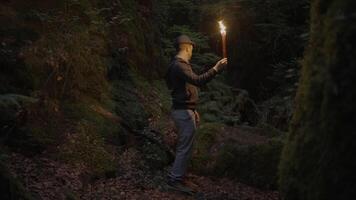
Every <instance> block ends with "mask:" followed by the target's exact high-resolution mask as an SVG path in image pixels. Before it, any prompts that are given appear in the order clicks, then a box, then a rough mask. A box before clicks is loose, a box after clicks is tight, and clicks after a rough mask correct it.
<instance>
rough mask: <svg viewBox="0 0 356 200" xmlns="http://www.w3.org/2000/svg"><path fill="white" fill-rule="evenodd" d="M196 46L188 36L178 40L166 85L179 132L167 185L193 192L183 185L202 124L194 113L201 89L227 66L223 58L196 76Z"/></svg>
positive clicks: (196, 113) (182, 36)
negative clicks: (194, 57) (194, 52)
mask: <svg viewBox="0 0 356 200" xmlns="http://www.w3.org/2000/svg"><path fill="white" fill-rule="evenodd" d="M194 46H195V44H194V42H193V41H191V40H190V38H189V37H188V36H186V35H181V36H179V37H178V38H177V39H176V41H175V47H176V49H177V52H178V53H177V55H176V56H175V57H174V59H173V61H172V62H171V64H170V66H169V69H168V72H167V75H166V81H167V85H168V88H169V89H171V90H172V92H171V95H172V101H173V105H172V118H173V120H174V122H175V125H176V127H177V129H178V134H179V135H178V143H177V149H176V157H175V160H174V163H173V167H172V169H171V171H170V172H169V174H168V182H167V183H168V185H169V186H171V187H172V188H173V189H176V190H179V191H183V192H189V191H192V190H191V189H190V188H189V187H187V186H185V185H184V184H183V182H182V180H183V177H184V175H185V172H186V168H187V165H188V162H189V159H190V157H191V154H192V147H193V143H194V133H195V130H196V128H197V124H198V123H199V114H198V112H197V111H196V110H195V109H196V106H197V103H198V88H197V87H199V86H202V85H204V84H206V83H207V82H209V81H210V80H212V79H213V78H214V77H215V76H216V75H217V74H218V73H220V72H221V71H222V70H223V69H224V68H225V66H226V65H227V59H226V58H224V59H222V60H220V61H218V62H217V63H216V65H215V66H214V67H212V68H211V69H209V70H208V71H207V72H205V73H203V74H201V75H197V74H195V73H194V72H193V71H192V66H191V64H190V63H189V61H190V59H191V57H192V52H193V47H194Z"/></svg>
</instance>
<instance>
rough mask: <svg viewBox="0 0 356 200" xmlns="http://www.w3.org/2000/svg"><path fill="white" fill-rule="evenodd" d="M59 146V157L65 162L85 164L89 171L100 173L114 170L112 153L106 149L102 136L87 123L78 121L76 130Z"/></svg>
mask: <svg viewBox="0 0 356 200" xmlns="http://www.w3.org/2000/svg"><path fill="white" fill-rule="evenodd" d="M66 140H67V141H66V143H64V144H63V145H62V146H60V149H61V151H60V152H59V158H60V159H62V160H64V161H65V162H68V163H71V164H74V165H77V166H85V167H86V168H87V169H89V171H90V172H92V173H94V174H98V175H102V174H104V173H106V172H111V171H115V168H116V167H117V166H116V165H115V162H114V155H113V154H112V153H110V150H109V149H106V146H105V143H104V138H103V137H102V136H100V135H99V134H98V133H97V130H96V128H95V127H94V126H93V125H92V124H89V123H84V122H83V123H79V124H78V125H77V127H76V131H75V132H74V133H71V134H70V135H68V136H67V139H66Z"/></svg>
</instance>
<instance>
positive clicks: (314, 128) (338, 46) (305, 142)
mask: <svg viewBox="0 0 356 200" xmlns="http://www.w3.org/2000/svg"><path fill="white" fill-rule="evenodd" d="M355 35H356V1H355V0H313V1H312V5H311V35H310V44H309V47H308V50H307V52H306V54H305V59H304V63H303V69H302V78H301V80H300V85H299V88H298V93H297V99H296V103H297V107H296V111H295V113H294V116H293V120H292V123H291V126H290V132H289V136H288V141H287V143H286V146H285V148H284V151H283V156H282V161H281V164H280V182H279V183H280V190H281V193H282V198H283V199H288V200H328V199H338V200H344V199H345V200H349V199H355V198H356V47H355V44H356V37H355Z"/></svg>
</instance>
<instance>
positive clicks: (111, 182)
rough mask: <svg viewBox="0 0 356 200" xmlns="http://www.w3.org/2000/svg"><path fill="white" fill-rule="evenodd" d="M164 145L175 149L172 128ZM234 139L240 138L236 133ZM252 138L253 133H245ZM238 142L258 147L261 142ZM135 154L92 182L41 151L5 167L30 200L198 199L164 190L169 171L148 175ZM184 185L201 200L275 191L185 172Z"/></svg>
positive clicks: (259, 198)
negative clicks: (187, 185) (16, 179)
mask: <svg viewBox="0 0 356 200" xmlns="http://www.w3.org/2000/svg"><path fill="white" fill-rule="evenodd" d="M164 132H165V137H164V142H165V143H166V144H167V145H168V146H174V145H175V140H176V137H177V136H176V134H175V133H174V128H173V127H172V123H169V124H168V125H167V127H166V129H165V130H164ZM237 135H239V134H237ZM250 135H252V134H250ZM240 139H241V140H244V141H248V142H249V143H250V142H259V140H261V138H251V137H250V138H247V137H246V135H241V138H240ZM138 155H140V152H138V151H136V150H135V149H134V148H132V147H129V148H127V149H126V150H125V151H124V153H123V154H122V155H119V158H118V160H119V166H120V169H119V170H118V171H119V173H115V174H114V175H106V176H101V177H96V178H93V177H92V176H91V175H89V174H90V173H89V172H86V170H85V168H84V167H81V166H77V167H74V166H73V165H68V164H65V163H63V162H61V161H59V160H56V159H53V158H52V157H53V156H50V154H49V153H46V152H43V153H42V154H41V155H36V156H34V157H28V156H24V155H22V154H20V153H11V154H10V155H9V157H8V162H7V165H8V168H9V169H10V171H11V173H12V174H13V175H14V176H15V177H17V178H18V179H19V180H21V182H22V183H23V185H24V187H25V189H26V191H27V192H30V193H31V194H33V195H34V197H35V199H50V200H54V199H125V200H126V199H127V200H141V199H145V200H148V199H172V200H178V199H197V197H194V196H189V195H186V194H181V193H177V192H173V191H169V190H168V189H167V185H166V183H165V182H166V174H167V170H168V167H166V168H165V169H163V170H162V169H161V170H156V171H154V170H149V169H147V168H145V167H142V165H140V164H137V163H139V162H140V157H137V156H138ZM186 181H187V182H188V183H189V185H191V186H193V187H194V188H196V189H198V191H200V192H201V193H203V194H204V196H205V198H206V199H211V200H213V199H215V200H230V199H231V200H232V199H234V200H277V199H279V194H278V192H277V191H264V190H260V189H257V188H254V187H251V186H248V185H245V184H242V183H239V182H236V181H234V180H230V179H228V178H223V177H219V178H218V177H207V176H200V175H195V174H191V173H189V174H188V175H187V178H186Z"/></svg>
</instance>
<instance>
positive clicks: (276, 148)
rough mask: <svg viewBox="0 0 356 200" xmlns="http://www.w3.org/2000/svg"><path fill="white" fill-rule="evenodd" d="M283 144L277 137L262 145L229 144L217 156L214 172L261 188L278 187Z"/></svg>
mask: <svg viewBox="0 0 356 200" xmlns="http://www.w3.org/2000/svg"><path fill="white" fill-rule="evenodd" d="M282 146H283V143H282V141H281V140H280V139H277V138H275V139H271V140H269V141H268V143H266V144H260V145H246V146H245V145H238V144H228V145H226V146H224V147H223V148H222V149H221V151H220V152H219V155H218V156H217V158H218V159H217V161H216V165H215V169H214V173H215V174H216V175H223V176H228V177H234V178H237V179H238V180H239V181H241V182H244V183H247V184H250V185H255V186H258V187H260V188H268V189H276V188H277V172H278V164H279V160H280V154H281V151H282Z"/></svg>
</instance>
